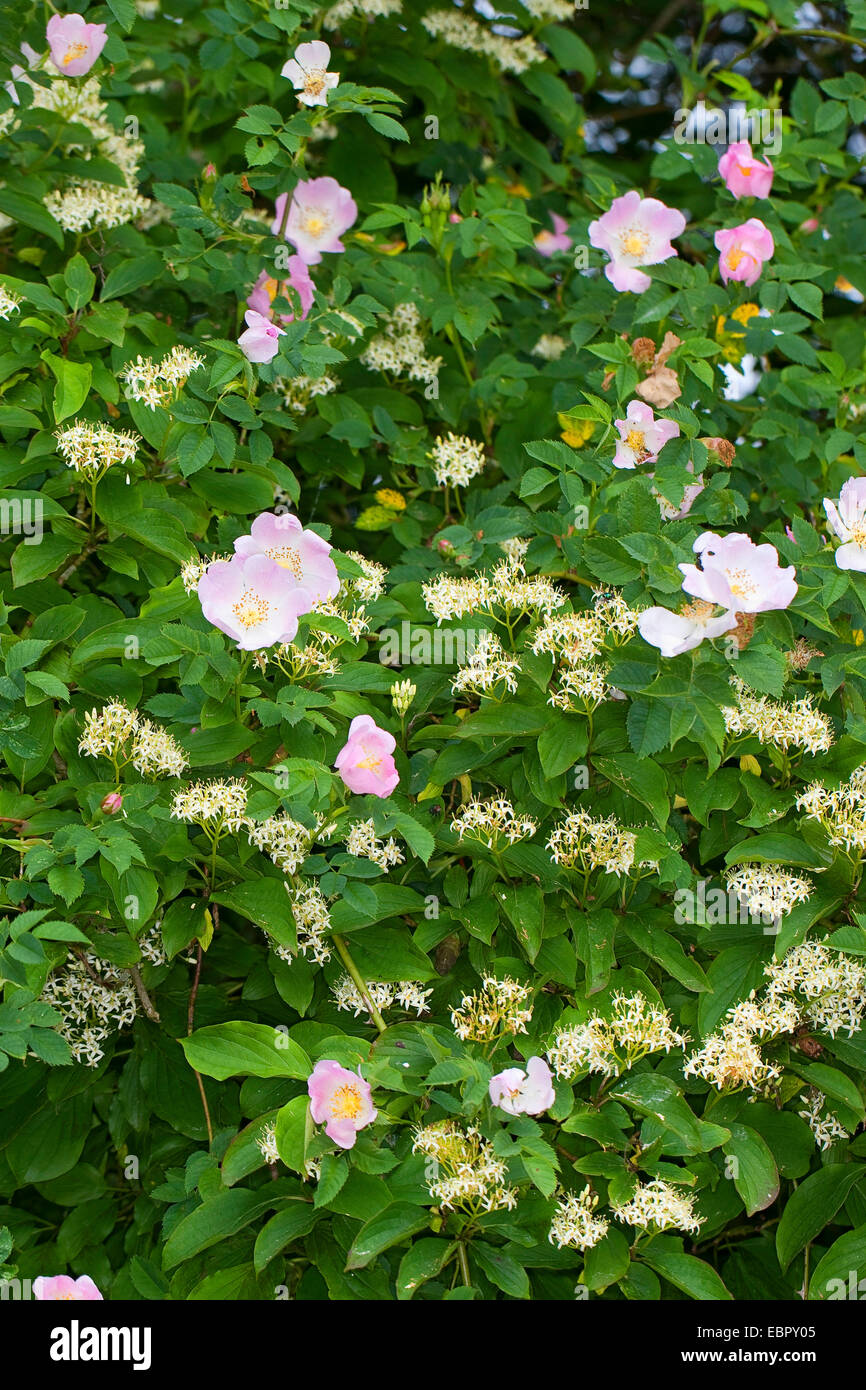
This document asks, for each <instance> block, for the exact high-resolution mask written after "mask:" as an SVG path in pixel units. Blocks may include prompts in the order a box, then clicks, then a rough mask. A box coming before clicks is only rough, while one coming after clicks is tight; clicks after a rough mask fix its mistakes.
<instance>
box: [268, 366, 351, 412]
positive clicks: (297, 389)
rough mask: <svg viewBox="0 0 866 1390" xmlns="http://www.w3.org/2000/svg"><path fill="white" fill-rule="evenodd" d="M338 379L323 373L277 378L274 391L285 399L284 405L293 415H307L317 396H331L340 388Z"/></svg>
mask: <svg viewBox="0 0 866 1390" xmlns="http://www.w3.org/2000/svg"><path fill="white" fill-rule="evenodd" d="M339 384H340V383H339V381H338V380H337V378H336V377H333V376H329V375H328V374H327V372H323V373H322V375H321V376H318V377H311V376H305V375H304V374H303V373H301V375H299V376H293V377H290V378H286V377H281V376H278V377H275V378H274V390H275V391H278V392H279V393H280V395H281V396H282V398H283V405H285V406H286V408H287V409H288V410H291V412H292V414H293V415H306V413H307V410H308V408H309V405H310V402H311V401H312V400H315V398H316V397H317V396H330V395H331V393H332V392H333V391H336V389H337V387H338V386H339Z"/></svg>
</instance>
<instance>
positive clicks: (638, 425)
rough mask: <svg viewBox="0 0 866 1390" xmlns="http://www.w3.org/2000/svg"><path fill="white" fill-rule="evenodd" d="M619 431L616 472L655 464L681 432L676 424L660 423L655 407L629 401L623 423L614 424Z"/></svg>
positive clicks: (663, 421)
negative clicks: (640, 464)
mask: <svg viewBox="0 0 866 1390" xmlns="http://www.w3.org/2000/svg"><path fill="white" fill-rule="evenodd" d="M613 423H614V424H615V425H616V427H617V429H618V430H619V443H618V444H617V446H616V453H615V454H614V456H613V466H614V468H635V467H636V466H637V465H638V464H639V463H655V462H656V460H657V459H658V456H659V452H660V450H662V449H663V448H664V446H665V445H666V444H667V442H668V440H669V439H676V438H677V436H678V435H679V432H680V427H679V425H678V424H677V423H676V422H675V421H674V420H657V419H656V418H655V415H654V414H653V411H652V406H649V405H644V403H643V401H630V402H629V404H628V406H627V408H626V412H625V419H624V420H614V422H613Z"/></svg>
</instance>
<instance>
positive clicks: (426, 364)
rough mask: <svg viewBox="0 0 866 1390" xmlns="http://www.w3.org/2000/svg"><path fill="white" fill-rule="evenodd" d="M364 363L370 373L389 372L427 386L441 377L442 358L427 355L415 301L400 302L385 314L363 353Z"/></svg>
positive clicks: (362, 360) (419, 315)
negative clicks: (378, 329) (377, 330)
mask: <svg viewBox="0 0 866 1390" xmlns="http://www.w3.org/2000/svg"><path fill="white" fill-rule="evenodd" d="M361 362H362V363H363V365H364V366H365V367H367V368H368V370H369V371H371V372H388V373H390V374H391V375H392V376H395V377H399V378H403V379H407V380H409V381H421V382H424V384H425V385H431V384H432V383H433V382H436V381H438V380H439V369H440V367H441V366H442V358H441V357H428V356H427V345H426V343H425V341H424V336H423V334H422V332H421V314H420V313H419V310H418V306H417V305H416V304H412V303H404V304H397V305H396V306H395V308H394V309H393V310H392V312H391V313H390V314H386V315H385V316H384V317H383V319H382V327H381V332H379V333H377V334H376V335H375V337H373V338H371V339H370V341H369V343H368V344H367V346H366V347H365V349H364V351H363V352H362V353H361Z"/></svg>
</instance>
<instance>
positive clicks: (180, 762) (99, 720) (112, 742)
mask: <svg viewBox="0 0 866 1390" xmlns="http://www.w3.org/2000/svg"><path fill="white" fill-rule="evenodd" d="M78 751H79V753H84V754H85V755H86V756H87V757H89V758H109V759H110V760H111V761H112V762H113V763H114V765H115V769H116V770H117V771H118V773H119V771H120V768H121V767H124V766H125V765H126V764H127V763H132V766H133V767H134V768H135V769H136V770H137V771H138V772H140V773H141V775H142V777H148V778H150V777H154V778H158V777H179V776H180V775H181V773H182V772H184V771H185V770H186V768H187V767H189V758H188V757H187V755H186V753H185V752H184V750H183V749H182V748H181V746H180V744H179V743H178V742H177V741H176V740H175V739H174V738H173V737H172V735H171V734H170V733H168V732H167V730H166V729H163V728H162V727H161V725H159V724H154V723H152V722H151V721H150V720H149V719H141V718H139V715H138V711H137V710H131V709H127V707H126V705H125V704H124V703H123V701H122V700H114V701H112V702H111V703H110V704H107V705H105V706H104V707H103V708H102V709H101V710H95V709H92V710H89V711H88V713H87V714H85V716H84V733H83V734H82V736H81V739H80V741H79V744H78Z"/></svg>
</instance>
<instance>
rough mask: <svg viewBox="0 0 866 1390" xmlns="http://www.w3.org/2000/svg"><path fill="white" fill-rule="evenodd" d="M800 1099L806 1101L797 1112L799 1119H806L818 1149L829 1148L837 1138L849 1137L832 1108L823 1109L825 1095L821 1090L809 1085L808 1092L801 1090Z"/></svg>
mask: <svg viewBox="0 0 866 1390" xmlns="http://www.w3.org/2000/svg"><path fill="white" fill-rule="evenodd" d="M800 1099H801V1100H804V1101H805V1102H806V1108H805V1110H798V1111H797V1114H798V1115H799V1116H800V1119H801V1120H805V1121H806V1124H807V1125H808V1126H809V1128H810V1129H811V1131H812V1134H813V1136H814V1139H815V1143H816V1144H817V1146H818V1148H819V1149H821V1150H824V1149H829V1148H830V1147H831V1145H832V1144H834V1143H835V1141H836V1140H837V1139H847V1138H848V1137H849V1136H848V1131H847V1129H846V1128H845V1126H844V1125H842V1124H840V1123H839V1118H838V1116H837V1115H834V1113H833V1111H832V1110H825V1108H824V1107H825V1106H826V1104H827V1097H826V1096H825V1095H824V1092H823V1091H819V1090H817V1089H816V1087H814V1086H811V1087H810V1088H809V1090H808V1092H807V1091H804V1092H803V1094H802V1096H801V1097H800Z"/></svg>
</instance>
